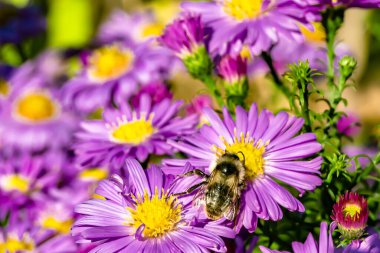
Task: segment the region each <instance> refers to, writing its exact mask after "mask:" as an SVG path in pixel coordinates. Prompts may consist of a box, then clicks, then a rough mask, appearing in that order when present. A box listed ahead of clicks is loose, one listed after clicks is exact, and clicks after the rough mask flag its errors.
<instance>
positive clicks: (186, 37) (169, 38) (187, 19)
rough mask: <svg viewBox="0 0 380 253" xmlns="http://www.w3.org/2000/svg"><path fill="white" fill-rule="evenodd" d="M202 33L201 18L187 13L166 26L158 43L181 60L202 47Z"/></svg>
mask: <svg viewBox="0 0 380 253" xmlns="http://www.w3.org/2000/svg"><path fill="white" fill-rule="evenodd" d="M203 31H204V28H203V25H202V23H201V17H200V16H199V15H193V14H189V13H187V14H184V15H183V16H182V17H180V18H177V19H176V20H174V21H173V23H171V24H170V25H167V26H166V28H165V30H164V33H163V35H162V36H161V37H160V38H159V41H160V43H161V44H162V45H164V46H165V47H167V48H169V49H171V50H173V51H174V52H175V53H176V54H177V55H178V56H179V57H180V58H182V59H183V58H185V57H186V56H188V55H192V54H194V53H195V52H196V51H198V48H199V47H204V43H203V38H204V32H203Z"/></svg>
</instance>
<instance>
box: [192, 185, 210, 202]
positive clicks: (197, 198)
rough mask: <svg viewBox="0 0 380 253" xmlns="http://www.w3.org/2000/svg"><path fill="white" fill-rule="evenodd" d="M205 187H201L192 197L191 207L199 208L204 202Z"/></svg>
mask: <svg viewBox="0 0 380 253" xmlns="http://www.w3.org/2000/svg"><path fill="white" fill-rule="evenodd" d="M206 187H207V185H203V186H202V187H201V188H199V190H198V191H197V193H196V194H195V195H194V198H193V205H194V206H196V207H199V206H201V205H202V204H204V202H205V190H206Z"/></svg>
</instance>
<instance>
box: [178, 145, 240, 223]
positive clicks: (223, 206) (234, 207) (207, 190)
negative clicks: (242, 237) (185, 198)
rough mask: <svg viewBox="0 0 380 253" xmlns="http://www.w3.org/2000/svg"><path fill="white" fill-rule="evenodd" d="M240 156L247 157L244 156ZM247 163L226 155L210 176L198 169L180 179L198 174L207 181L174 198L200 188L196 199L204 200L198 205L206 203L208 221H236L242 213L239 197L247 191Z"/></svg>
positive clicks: (231, 155)
mask: <svg viewBox="0 0 380 253" xmlns="http://www.w3.org/2000/svg"><path fill="white" fill-rule="evenodd" d="M239 153H241V152H239ZM241 154H242V155H243V157H244V154H243V153H241ZM244 160H245V159H244ZM244 160H243V161H241V160H240V159H239V157H238V155H237V154H232V153H225V154H224V155H222V156H221V157H220V158H218V160H217V161H216V166H215V167H214V169H213V170H212V171H211V174H210V175H207V174H206V173H204V172H203V171H201V170H199V169H195V170H191V171H189V172H187V173H185V174H182V175H180V176H181V177H183V176H191V175H197V176H200V177H202V178H204V181H202V182H200V183H198V184H196V185H193V186H191V187H190V188H189V189H188V190H187V191H185V192H181V193H176V194H174V195H176V196H180V195H186V194H189V193H191V192H193V191H194V190H196V189H198V188H199V187H201V188H200V190H199V191H198V192H197V194H196V195H195V197H194V199H198V200H201V201H198V202H203V203H204V204H205V212H206V215H207V216H208V218H210V219H212V220H217V219H219V218H221V217H225V218H226V219H228V220H234V219H235V217H236V215H237V213H238V210H239V204H240V194H241V191H242V189H243V188H244V175H245V167H244Z"/></svg>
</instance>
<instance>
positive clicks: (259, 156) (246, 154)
mask: <svg viewBox="0 0 380 253" xmlns="http://www.w3.org/2000/svg"><path fill="white" fill-rule="evenodd" d="M248 136H249V134H248V133H247V135H246V136H244V134H243V133H241V134H240V139H239V138H238V137H237V136H236V133H235V137H234V142H233V143H232V144H230V143H228V142H227V141H226V140H225V139H224V138H221V139H222V141H223V142H224V145H225V147H226V148H225V149H221V148H219V147H216V146H213V148H212V150H213V151H215V153H216V155H217V157H221V156H222V155H224V154H226V153H232V154H236V155H237V156H238V157H239V159H240V161H242V162H243V163H244V167H245V178H246V180H250V181H253V180H254V179H255V178H257V177H258V176H260V175H262V174H264V164H265V159H264V157H263V155H264V153H265V146H266V145H268V143H265V144H264V143H263V142H262V141H261V140H259V141H258V142H256V144H255V141H254V140H253V139H251V138H248Z"/></svg>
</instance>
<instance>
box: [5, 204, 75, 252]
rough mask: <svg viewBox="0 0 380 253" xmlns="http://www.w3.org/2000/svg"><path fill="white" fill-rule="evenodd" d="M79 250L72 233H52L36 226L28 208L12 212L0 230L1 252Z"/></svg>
mask: <svg viewBox="0 0 380 253" xmlns="http://www.w3.org/2000/svg"><path fill="white" fill-rule="evenodd" d="M20 211H22V215H20ZM55 225H57V224H55ZM69 229H70V228H69ZM77 250H78V247H77V246H76V244H75V242H74V241H73V239H72V237H71V236H70V234H66V235H64V234H60V233H50V232H48V231H45V230H43V229H42V228H41V227H39V226H36V225H35V224H34V223H33V216H32V215H31V212H30V211H29V210H28V209H24V210H17V212H14V213H12V214H11V215H10V219H9V222H8V224H7V226H6V227H5V228H3V229H2V230H1V231H0V252H4V253H5V252H9V253H15V252H52V253H62V252H67V253H75V252H78V251H77Z"/></svg>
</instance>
